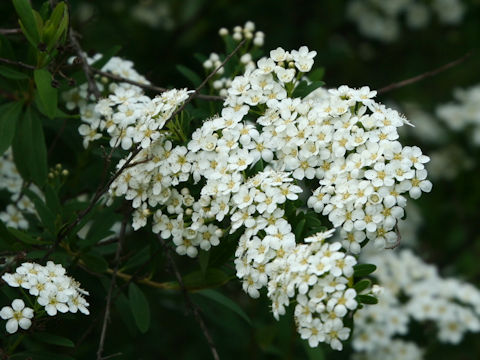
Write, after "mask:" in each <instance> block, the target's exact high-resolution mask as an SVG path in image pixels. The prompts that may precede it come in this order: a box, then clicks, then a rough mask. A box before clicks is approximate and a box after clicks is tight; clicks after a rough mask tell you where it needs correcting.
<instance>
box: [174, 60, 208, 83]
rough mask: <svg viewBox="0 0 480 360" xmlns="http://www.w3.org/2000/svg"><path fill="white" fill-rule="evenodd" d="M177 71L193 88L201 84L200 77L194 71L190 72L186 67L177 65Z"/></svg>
mask: <svg viewBox="0 0 480 360" xmlns="http://www.w3.org/2000/svg"><path fill="white" fill-rule="evenodd" d="M177 70H178V71H179V72H180V73H181V74H182V75H183V76H185V77H186V78H187V79H188V80H190V82H191V83H192V84H193V86H195V87H198V85H200V84H201V83H202V79H201V78H200V76H198V75H197V74H196V73H195V72H194V71H192V70H190V69H189V68H187V67H186V66H183V65H177Z"/></svg>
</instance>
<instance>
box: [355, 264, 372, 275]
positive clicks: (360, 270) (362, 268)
mask: <svg viewBox="0 0 480 360" xmlns="http://www.w3.org/2000/svg"><path fill="white" fill-rule="evenodd" d="M376 269H377V267H376V266H375V265H373V264H358V265H354V266H353V275H354V276H355V277H363V276H367V275H370V274H371V273H373V272H374V271H375V270H376Z"/></svg>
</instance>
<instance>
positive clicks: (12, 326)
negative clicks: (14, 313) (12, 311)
mask: <svg viewBox="0 0 480 360" xmlns="http://www.w3.org/2000/svg"><path fill="white" fill-rule="evenodd" d="M5 328H6V329H7V332H8V333H9V334H13V333H14V332H16V331H17V330H18V322H17V320H15V319H10V320H8V321H7V325H6V326H5Z"/></svg>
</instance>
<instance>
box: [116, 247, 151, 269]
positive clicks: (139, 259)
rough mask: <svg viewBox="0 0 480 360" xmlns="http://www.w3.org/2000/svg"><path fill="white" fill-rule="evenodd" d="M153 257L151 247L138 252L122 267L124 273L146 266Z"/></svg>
mask: <svg viewBox="0 0 480 360" xmlns="http://www.w3.org/2000/svg"><path fill="white" fill-rule="evenodd" d="M150 256H151V248H150V246H149V245H147V246H145V247H144V248H142V249H141V250H140V251H138V250H137V251H136V252H135V254H134V255H133V256H132V257H130V258H129V259H128V261H127V262H126V264H125V265H123V266H122V271H125V270H128V269H132V268H135V267H137V266H140V265H142V264H144V263H145V262H146V261H147V260H148V259H149V258H150Z"/></svg>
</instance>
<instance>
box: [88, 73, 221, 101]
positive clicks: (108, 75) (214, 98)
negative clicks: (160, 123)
mask: <svg viewBox="0 0 480 360" xmlns="http://www.w3.org/2000/svg"><path fill="white" fill-rule="evenodd" d="M90 70H91V71H92V72H93V73H95V74H98V75H101V76H105V77H106V78H109V79H112V80H115V81H118V82H125V83H128V84H132V85H135V86H138V87H140V88H142V89H146V90H152V91H155V92H158V93H163V92H165V91H168V89H167V88H164V87H160V86H156V85H150V84H144V83H141V82H138V81H135V80H130V79H127V78H124V77H122V76H118V75H115V74H112V73H110V72H107V71H102V70H99V69H96V68H94V67H90ZM194 97H195V98H197V99H201V100H207V101H223V100H224V98H223V97H222V96H216V95H204V94H195V96H194Z"/></svg>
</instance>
